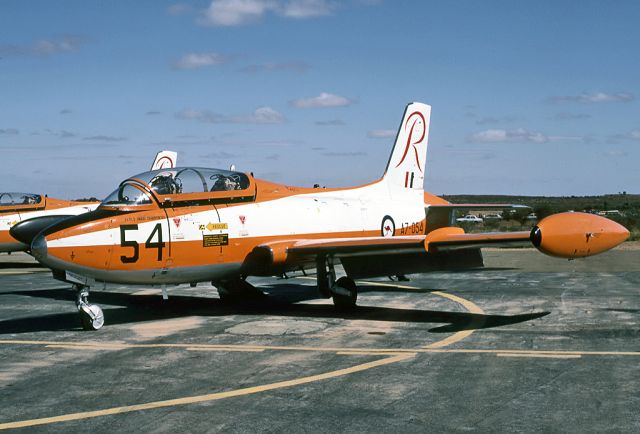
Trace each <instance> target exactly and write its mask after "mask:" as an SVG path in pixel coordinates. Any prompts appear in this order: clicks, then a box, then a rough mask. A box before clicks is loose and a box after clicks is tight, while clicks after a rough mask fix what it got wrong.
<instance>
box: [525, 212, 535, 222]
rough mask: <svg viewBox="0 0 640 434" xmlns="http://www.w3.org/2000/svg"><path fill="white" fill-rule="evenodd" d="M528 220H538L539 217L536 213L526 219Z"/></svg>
mask: <svg viewBox="0 0 640 434" xmlns="http://www.w3.org/2000/svg"><path fill="white" fill-rule="evenodd" d="M526 219H527V220H538V216H537V215H536V214H535V213H533V212H532V213H531V214H529V215H528V216H527V217H526Z"/></svg>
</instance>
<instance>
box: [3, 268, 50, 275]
mask: <svg viewBox="0 0 640 434" xmlns="http://www.w3.org/2000/svg"><path fill="white" fill-rule="evenodd" d="M46 271H49V270H48V269H46V270H20V271H0V274H4V275H15V274H33V273H44V272H46Z"/></svg>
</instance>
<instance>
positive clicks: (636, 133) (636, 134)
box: [627, 130, 640, 140]
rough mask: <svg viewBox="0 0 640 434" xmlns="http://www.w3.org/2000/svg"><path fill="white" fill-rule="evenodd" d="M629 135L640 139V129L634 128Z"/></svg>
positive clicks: (632, 138) (631, 137)
mask: <svg viewBox="0 0 640 434" xmlns="http://www.w3.org/2000/svg"><path fill="white" fill-rule="evenodd" d="M627 137H628V138H630V139H631V140H640V130H633V131H630V132H629V134H627Z"/></svg>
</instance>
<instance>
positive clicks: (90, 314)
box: [73, 284, 104, 330]
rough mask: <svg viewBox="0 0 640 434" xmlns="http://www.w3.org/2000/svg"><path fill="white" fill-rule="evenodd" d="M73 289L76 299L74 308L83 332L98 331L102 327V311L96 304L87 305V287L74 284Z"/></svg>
mask: <svg viewBox="0 0 640 434" xmlns="http://www.w3.org/2000/svg"><path fill="white" fill-rule="evenodd" d="M73 288H74V289H75V290H76V293H77V299H76V307H77V308H78V313H79V314H80V321H81V322H82V328H83V329H85V330H99V329H101V328H102V326H103V325H104V314H103V313H102V309H100V306H98V305H97V304H89V300H87V297H89V287H88V286H84V285H80V284H74V285H73Z"/></svg>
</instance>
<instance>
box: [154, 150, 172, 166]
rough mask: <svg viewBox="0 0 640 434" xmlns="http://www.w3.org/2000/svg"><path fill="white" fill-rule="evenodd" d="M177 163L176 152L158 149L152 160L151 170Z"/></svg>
mask: <svg viewBox="0 0 640 434" xmlns="http://www.w3.org/2000/svg"><path fill="white" fill-rule="evenodd" d="M177 163H178V153H177V152H174V151H160V152H158V154H157V155H156V159H155V160H153V164H152V165H151V170H159V169H171V168H172V167H176V164H177Z"/></svg>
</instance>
